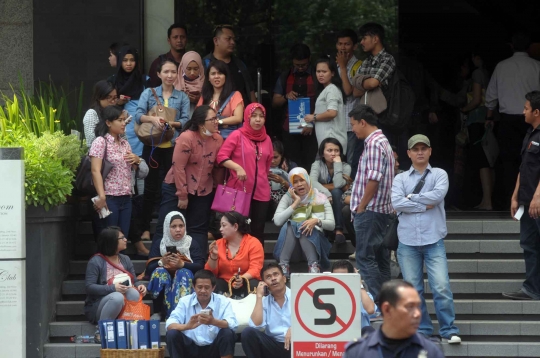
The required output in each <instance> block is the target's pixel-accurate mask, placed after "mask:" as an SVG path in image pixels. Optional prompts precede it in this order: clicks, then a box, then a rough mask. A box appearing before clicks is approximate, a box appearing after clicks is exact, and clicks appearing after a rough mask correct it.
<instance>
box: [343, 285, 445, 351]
mask: <svg viewBox="0 0 540 358" xmlns="http://www.w3.org/2000/svg"><path fill="white" fill-rule="evenodd" d="M379 302H380V308H381V313H382V316H383V324H382V326H381V327H380V328H379V329H378V330H376V331H374V332H373V333H370V334H369V335H367V336H364V337H363V338H361V339H359V340H358V341H356V342H353V343H351V344H349V345H348V346H347V348H346V350H345V354H344V355H343V358H360V357H362V358H390V357H391V358H395V357H403V358H408V357H429V358H442V357H444V354H443V353H442V352H441V350H440V349H439V347H437V346H436V345H435V343H433V342H432V341H430V340H429V339H427V338H426V337H425V336H424V335H422V334H420V333H417V332H416V331H417V330H418V326H419V325H420V321H421V318H422V312H421V310H420V307H421V304H422V301H421V300H420V296H419V295H418V292H416V290H415V289H414V287H413V286H412V285H411V284H410V283H408V282H406V281H402V280H392V281H387V282H385V283H384V284H383V285H382V287H381V291H380V292H379Z"/></svg>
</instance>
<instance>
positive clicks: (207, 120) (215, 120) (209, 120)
mask: <svg viewBox="0 0 540 358" xmlns="http://www.w3.org/2000/svg"><path fill="white" fill-rule="evenodd" d="M204 121H205V122H214V123H216V122H217V121H218V117H212V118H208V119H205V120H204Z"/></svg>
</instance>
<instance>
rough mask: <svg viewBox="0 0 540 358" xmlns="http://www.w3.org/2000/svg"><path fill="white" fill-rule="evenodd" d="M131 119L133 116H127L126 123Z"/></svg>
mask: <svg viewBox="0 0 540 358" xmlns="http://www.w3.org/2000/svg"><path fill="white" fill-rule="evenodd" d="M132 119H133V116H129V117H127V118H126V124H128V123H129V122H131V120H132Z"/></svg>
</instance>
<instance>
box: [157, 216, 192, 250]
mask: <svg viewBox="0 0 540 358" xmlns="http://www.w3.org/2000/svg"><path fill="white" fill-rule="evenodd" d="M176 216H179V217H180V218H181V219H182V221H183V222H184V225H185V224H186V219H185V218H184V215H182V213H180V212H179V211H171V212H170V213H168V214H167V216H166V217H165V221H164V222H163V238H162V239H161V243H160V245H159V252H160V253H161V256H165V254H166V253H167V246H176V250H178V253H179V254H182V255H185V256H186V257H187V258H189V259H190V260H191V255H190V253H189V248H190V246H191V241H192V239H191V236H189V235H188V234H187V232H186V233H185V234H184V237H183V238H181V239H180V240H175V239H173V237H172V235H171V229H170V227H171V221H173V218H175V219H178V218H177V217H176ZM191 261H193V260H191Z"/></svg>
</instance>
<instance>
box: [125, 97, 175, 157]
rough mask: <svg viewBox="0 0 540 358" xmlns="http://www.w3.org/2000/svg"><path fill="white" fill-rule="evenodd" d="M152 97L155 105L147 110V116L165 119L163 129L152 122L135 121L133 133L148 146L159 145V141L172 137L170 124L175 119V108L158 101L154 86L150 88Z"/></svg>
mask: <svg viewBox="0 0 540 358" xmlns="http://www.w3.org/2000/svg"><path fill="white" fill-rule="evenodd" d="M151 90H152V93H153V94H154V98H155V99H156V103H157V104H156V105H155V106H154V107H152V108H151V109H150V111H148V114H147V115H148V116H152V117H162V118H164V119H165V126H164V127H163V129H161V128H158V127H155V126H154V124H153V123H148V122H145V123H141V124H138V123H137V122H135V123H134V124H135V134H136V135H137V137H138V138H139V140H140V141H141V142H142V143H143V144H145V145H149V146H152V147H154V146H156V147H157V146H159V145H160V144H161V143H164V142H167V141H170V140H171V139H173V137H174V129H173V127H172V126H171V125H170V123H173V122H174V120H175V119H176V109H174V108H169V107H164V106H163V105H162V104H161V102H160V101H159V97H158V95H157V93H156V90H155V89H154V88H151Z"/></svg>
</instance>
